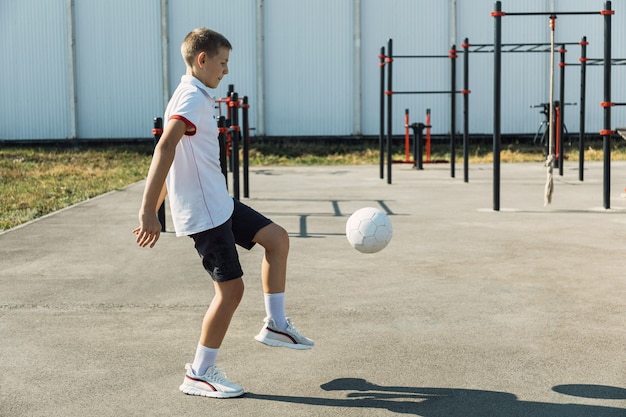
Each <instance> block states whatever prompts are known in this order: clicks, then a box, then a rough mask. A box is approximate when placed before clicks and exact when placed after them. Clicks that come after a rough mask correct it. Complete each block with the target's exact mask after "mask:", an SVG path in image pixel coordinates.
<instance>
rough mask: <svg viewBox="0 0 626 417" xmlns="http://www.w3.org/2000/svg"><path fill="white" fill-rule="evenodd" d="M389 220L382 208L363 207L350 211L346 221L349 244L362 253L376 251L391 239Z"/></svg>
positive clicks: (391, 230)
mask: <svg viewBox="0 0 626 417" xmlns="http://www.w3.org/2000/svg"><path fill="white" fill-rule="evenodd" d="M392 236H393V227H392V225H391V220H389V217H387V215H386V214H385V212H383V211H382V210H379V209H376V208H373V207H365V208H362V209H359V210H357V211H355V212H354V213H352V215H351V216H350V218H349V219H348V221H347V222H346V237H347V238H348V242H350V245H352V247H353V248H354V249H356V250H358V251H359V252H362V253H376V252H378V251H380V250H382V249H383V248H384V247H385V246H387V245H388V244H389V242H390V241H391V237H392Z"/></svg>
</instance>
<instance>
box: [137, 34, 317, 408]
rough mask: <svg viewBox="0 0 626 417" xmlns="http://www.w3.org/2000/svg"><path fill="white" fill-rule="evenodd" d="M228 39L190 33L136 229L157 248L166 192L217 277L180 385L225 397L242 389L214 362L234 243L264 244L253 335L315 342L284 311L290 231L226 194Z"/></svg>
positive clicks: (234, 284)
mask: <svg viewBox="0 0 626 417" xmlns="http://www.w3.org/2000/svg"><path fill="white" fill-rule="evenodd" d="M231 49H232V47H231V44H230V42H229V41H228V40H227V39H226V38H225V37H224V36H223V35H221V34H219V33H217V32H214V31H212V30H210V29H207V28H200V29H195V30H193V31H191V32H190V33H189V34H188V35H187V36H186V37H185V39H184V41H183V43H182V46H181V53H182V55H183V59H184V60H185V66H186V74H185V75H184V76H183V77H182V79H181V82H180V84H179V86H178V88H177V89H176V91H175V92H174V94H173V95H172V98H171V99H170V102H169V103H168V106H167V109H166V111H165V127H164V131H163V135H162V136H161V139H160V141H159V143H158V144H157V146H156V147H155V149H154V155H153V158H152V163H151V165H150V170H149V172H148V177H147V179H146V188H145V191H144V195H143V201H142V204H141V209H140V211H139V226H138V227H137V228H135V229H134V230H133V232H134V233H135V234H136V235H137V238H136V240H137V244H138V245H139V246H141V247H146V246H149V247H154V245H155V244H156V242H157V240H158V239H159V235H160V231H161V224H160V223H159V220H158V217H157V208H158V207H160V205H161V203H162V202H163V200H164V199H165V195H166V194H167V195H168V197H169V202H170V211H171V214H172V221H173V224H174V228H175V230H176V235H177V236H190V237H191V238H192V239H193V240H194V243H195V248H196V250H197V251H198V254H199V255H200V258H201V259H202V264H203V266H204V268H205V269H206V270H207V272H208V273H209V274H210V275H211V278H212V279H213V284H214V288H215V296H214V298H213V300H212V301H211V303H210V305H209V308H208V310H207V312H206V314H205V316H204V320H203V322H202V330H201V333H200V340H199V343H198V346H197V349H196V355H195V358H194V361H193V363H191V364H187V365H186V367H185V369H186V374H185V379H184V381H183V383H182V385H181V386H180V390H181V391H182V392H184V393H186V394H190V395H201V396H206V397H217V398H228V397H237V396H240V395H242V394H243V393H244V390H243V388H242V387H240V386H239V385H237V384H234V383H232V382H230V381H229V380H228V379H226V375H225V374H224V373H223V372H222V371H221V370H220V369H219V368H217V366H216V365H215V359H216V357H217V353H218V349H219V347H220V345H221V344H222V340H223V339H224V336H225V334H226V331H227V329H228V326H229V324H230V321H231V318H232V317H233V314H234V313H235V310H236V308H237V306H238V305H239V302H240V300H241V298H242V296H243V290H244V284H243V280H242V275H243V271H242V270H241V266H240V264H239V258H238V255H237V249H236V247H235V243H236V244H238V245H240V246H242V247H244V248H246V249H251V248H252V247H253V246H254V245H255V244H256V243H258V244H260V245H261V246H262V247H263V248H264V249H265V255H264V258H263V263H262V269H261V278H262V281H263V292H264V300H265V309H266V313H267V317H266V318H265V324H264V326H263V328H262V329H261V332H260V333H259V334H258V335H257V336H255V339H256V340H258V341H259V342H262V343H265V344H267V345H269V346H285V347H289V348H293V349H310V348H311V347H313V344H314V343H313V341H312V340H310V339H308V338H306V337H304V336H302V335H301V334H300V333H299V332H298V330H296V328H295V327H294V325H293V324H292V323H291V321H290V320H289V319H288V318H287V317H286V316H285V306H284V297H285V294H284V291H285V278H286V272H287V255H288V252H289V236H288V234H287V232H286V231H285V230H284V229H283V228H282V227H280V226H278V225H277V224H275V223H273V222H272V221H271V220H269V219H267V218H266V217H264V216H263V215H261V214H259V213H257V212H256V211H254V210H253V209H251V208H250V207H248V206H246V205H244V204H243V203H241V202H239V201H235V200H233V198H231V197H230V196H229V194H228V189H227V187H226V182H225V180H224V176H223V174H222V171H221V169H220V162H219V143H218V131H217V121H216V118H215V97H214V93H213V91H212V90H210V89H214V88H216V87H217V86H218V85H219V83H220V81H221V80H222V78H223V77H224V76H225V75H226V74H228V59H229V55H230V50H231Z"/></svg>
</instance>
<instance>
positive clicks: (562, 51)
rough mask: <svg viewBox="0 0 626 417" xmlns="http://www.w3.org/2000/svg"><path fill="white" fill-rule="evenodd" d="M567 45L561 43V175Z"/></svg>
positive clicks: (563, 156)
mask: <svg viewBox="0 0 626 417" xmlns="http://www.w3.org/2000/svg"><path fill="white" fill-rule="evenodd" d="M565 52H567V51H566V50H565V45H561V49H560V50H559V53H560V54H561V62H560V64H559V66H560V67H561V80H560V81H561V85H560V89H561V91H560V93H559V94H560V97H559V101H560V102H561V107H560V108H559V111H560V117H559V126H558V128H559V138H560V140H559V175H560V176H563V162H564V160H565V155H564V154H563V153H564V152H563V148H564V146H563V144H564V143H565Z"/></svg>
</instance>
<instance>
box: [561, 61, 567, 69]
mask: <svg viewBox="0 0 626 417" xmlns="http://www.w3.org/2000/svg"><path fill="white" fill-rule="evenodd" d="M566 65H567V64H566V63H565V62H559V67H561V68H563V67H564V66H566Z"/></svg>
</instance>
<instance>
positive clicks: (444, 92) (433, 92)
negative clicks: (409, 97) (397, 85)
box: [385, 91, 465, 94]
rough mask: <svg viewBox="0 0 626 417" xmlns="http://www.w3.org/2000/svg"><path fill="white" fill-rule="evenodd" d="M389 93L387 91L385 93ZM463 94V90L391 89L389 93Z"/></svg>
mask: <svg viewBox="0 0 626 417" xmlns="http://www.w3.org/2000/svg"><path fill="white" fill-rule="evenodd" d="M387 93H389V92H388V91H387V92H385V94H387ZM450 93H456V94H464V93H465V91H392V92H391V94H450Z"/></svg>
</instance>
